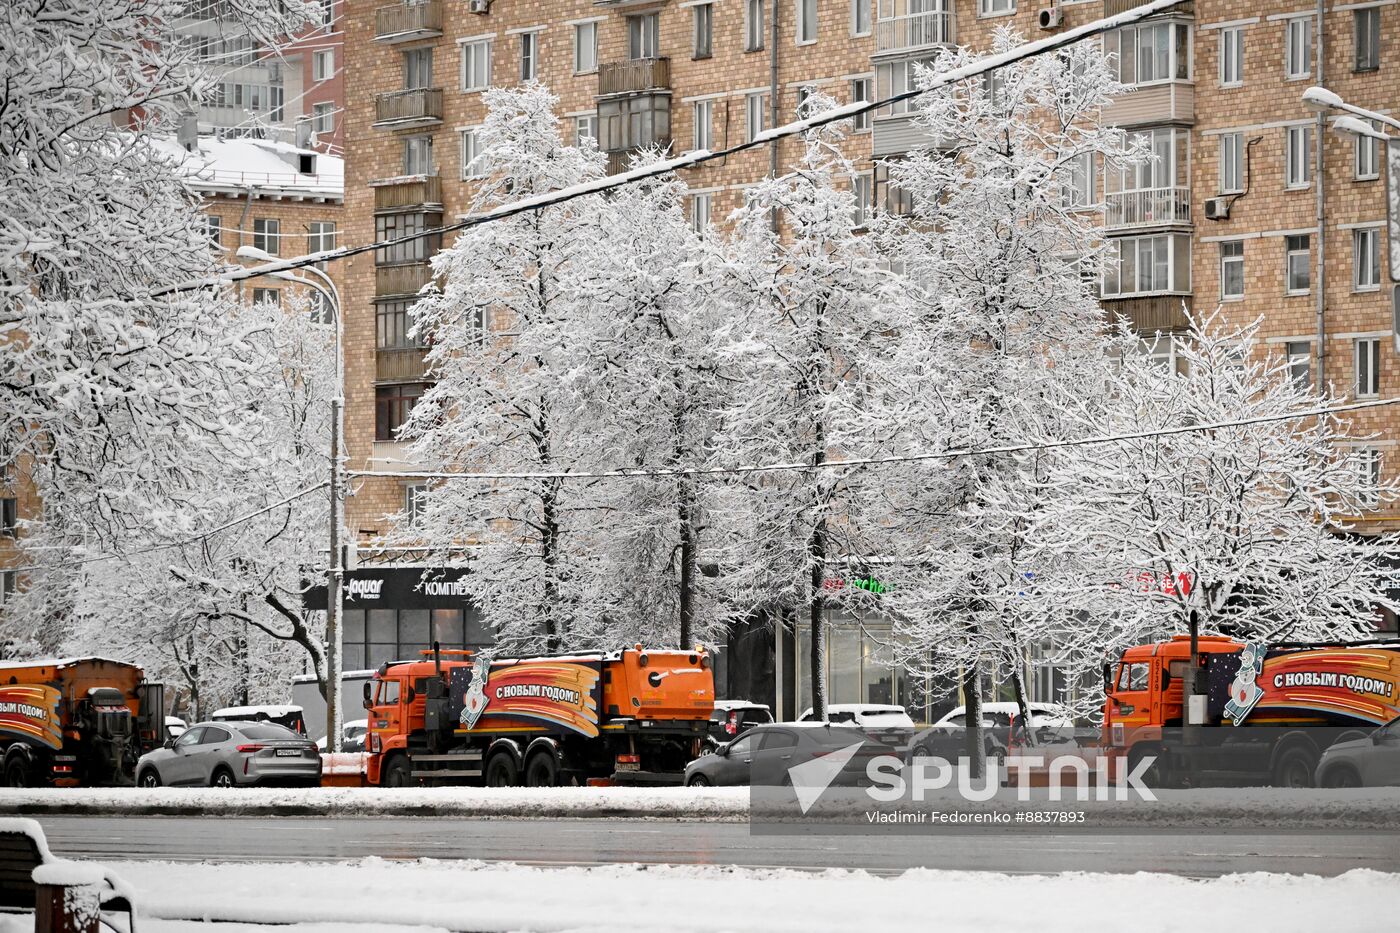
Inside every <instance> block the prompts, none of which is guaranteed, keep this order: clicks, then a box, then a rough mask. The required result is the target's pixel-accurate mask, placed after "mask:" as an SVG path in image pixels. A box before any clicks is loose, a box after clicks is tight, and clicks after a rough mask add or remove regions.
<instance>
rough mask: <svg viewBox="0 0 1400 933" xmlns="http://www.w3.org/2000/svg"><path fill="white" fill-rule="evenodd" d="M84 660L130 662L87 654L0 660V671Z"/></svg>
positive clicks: (66, 665) (113, 662)
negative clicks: (66, 656) (76, 656)
mask: <svg viewBox="0 0 1400 933" xmlns="http://www.w3.org/2000/svg"><path fill="white" fill-rule="evenodd" d="M85 661H102V662H104V663H107V664H130V663H131V662H129V661H114V660H112V659H111V658H99V657H95V656H87V657H80V658H37V659H35V660H33V661H24V660H18V661H0V671H12V670H16V669H18V668H21V667H72V666H73V665H74V664H82V663H83V662H85Z"/></svg>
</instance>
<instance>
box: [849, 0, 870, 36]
mask: <svg viewBox="0 0 1400 933" xmlns="http://www.w3.org/2000/svg"><path fill="white" fill-rule="evenodd" d="M851 35H853V36H868V35H870V0H851Z"/></svg>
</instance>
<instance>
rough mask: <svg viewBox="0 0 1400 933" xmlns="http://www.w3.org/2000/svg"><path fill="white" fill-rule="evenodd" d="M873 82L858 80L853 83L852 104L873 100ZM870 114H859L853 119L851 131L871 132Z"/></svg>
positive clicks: (866, 79) (867, 79)
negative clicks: (871, 95) (871, 93)
mask: <svg viewBox="0 0 1400 933" xmlns="http://www.w3.org/2000/svg"><path fill="white" fill-rule="evenodd" d="M873 83H874V82H873V81H871V79H870V78H856V79H854V80H853V81H851V103H853V104H854V103H857V102H859V101H869V100H871V97H870V92H871V90H872V85H873ZM870 116H871V115H870V112H869V111H867V112H865V113H858V114H856V115H855V116H854V117H852V118H851V129H852V130H854V131H855V132H857V133H867V132H869V131H870Z"/></svg>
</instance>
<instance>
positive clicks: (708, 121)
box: [690, 7, 715, 150]
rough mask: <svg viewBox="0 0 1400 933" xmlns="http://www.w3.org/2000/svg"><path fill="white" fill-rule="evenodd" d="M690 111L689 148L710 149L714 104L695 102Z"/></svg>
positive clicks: (712, 138) (713, 125)
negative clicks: (692, 131)
mask: <svg viewBox="0 0 1400 933" xmlns="http://www.w3.org/2000/svg"><path fill="white" fill-rule="evenodd" d="M697 9H698V7H697ZM690 109H691V113H692V115H693V116H694V118H695V145H694V146H692V147H691V148H692V149H696V150H700V149H710V148H711V147H713V146H714V144H715V139H714V136H715V133H714V127H715V102H714V101H712V100H697V101H696V102H695V103H694V104H693V105H692V106H691V108H690Z"/></svg>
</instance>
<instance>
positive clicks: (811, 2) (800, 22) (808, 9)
mask: <svg viewBox="0 0 1400 933" xmlns="http://www.w3.org/2000/svg"><path fill="white" fill-rule="evenodd" d="M793 6H794V7H795V11H794V13H795V17H796V23H795V28H794V29H793V38H794V39H795V40H796V41H797V44H798V45H808V44H810V43H813V42H816V41H817V0H793Z"/></svg>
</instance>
